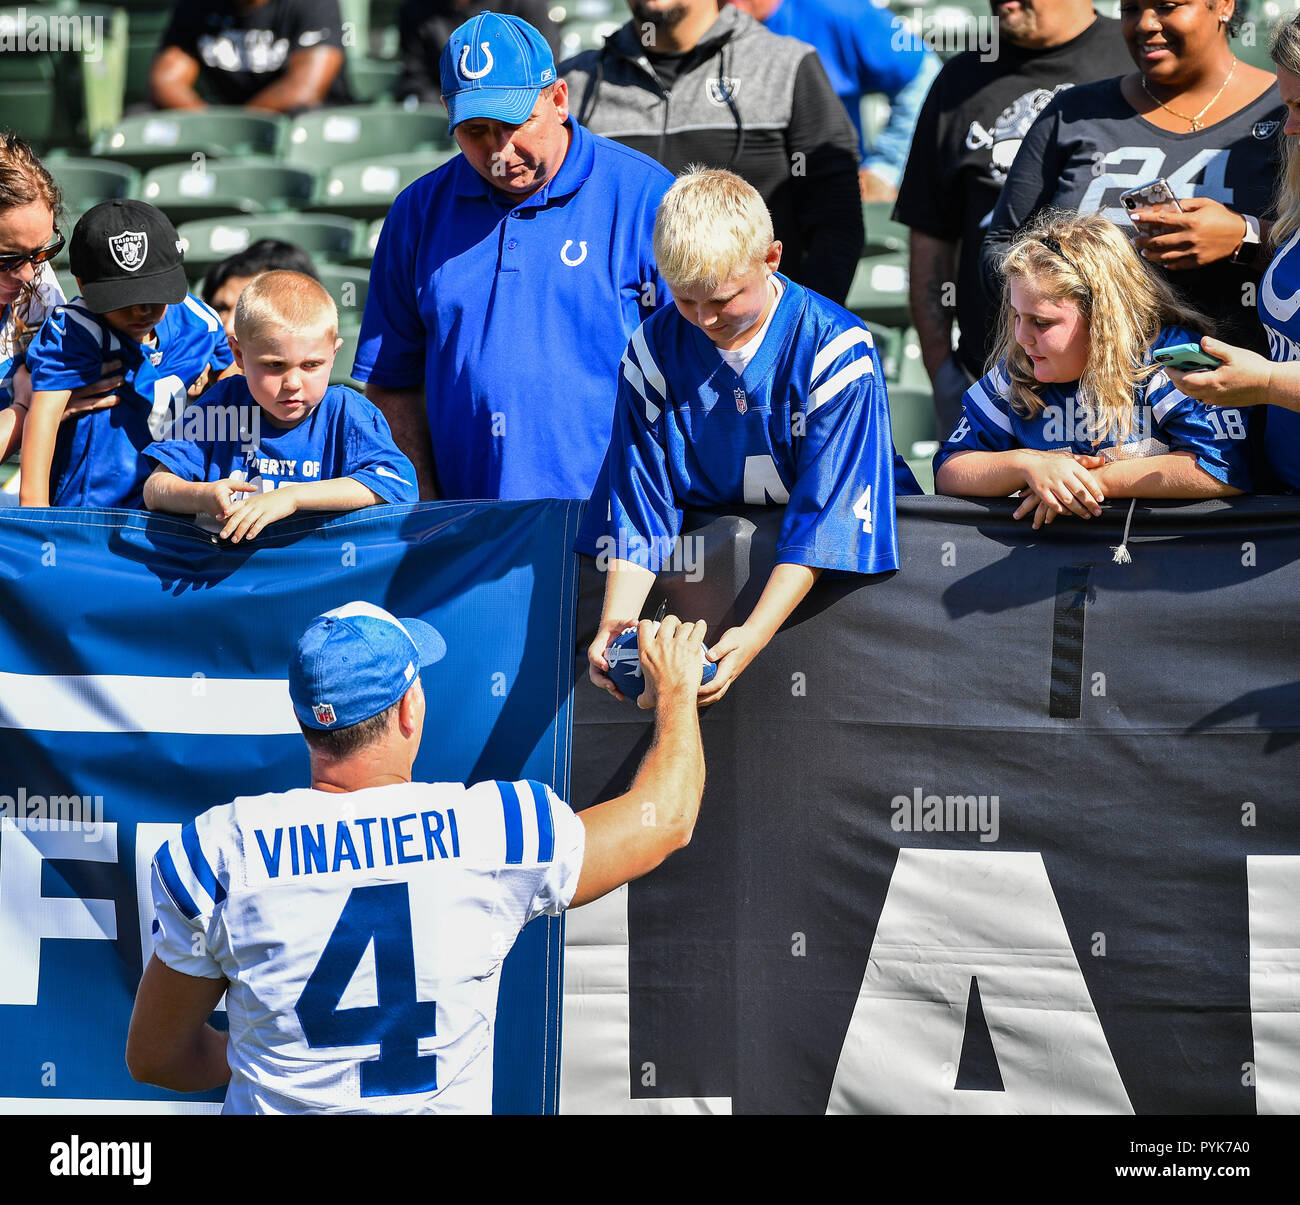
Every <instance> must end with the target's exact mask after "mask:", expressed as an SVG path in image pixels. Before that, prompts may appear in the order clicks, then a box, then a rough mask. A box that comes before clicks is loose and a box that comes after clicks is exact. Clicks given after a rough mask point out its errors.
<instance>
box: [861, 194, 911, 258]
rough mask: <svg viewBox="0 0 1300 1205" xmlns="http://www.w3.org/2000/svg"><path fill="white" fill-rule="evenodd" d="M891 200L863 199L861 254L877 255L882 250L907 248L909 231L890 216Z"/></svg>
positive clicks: (892, 204)
mask: <svg viewBox="0 0 1300 1205" xmlns="http://www.w3.org/2000/svg"><path fill="white" fill-rule="evenodd" d="M893 210H894V203H893V201H863V202H862V225H863V227H864V229H865V230H866V241H865V242H864V243H863V251H862V254H863V255H879V254H881V252H884V251H903V252H906V251H907V248H908V236H909V235H910V234H911V231H910V230H909V229H908V228H907V227H906V226H904V225H903V224H902V222H896V221H894V219H893V217H892V216H891V215H892V213H893Z"/></svg>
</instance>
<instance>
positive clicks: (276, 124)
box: [91, 105, 287, 171]
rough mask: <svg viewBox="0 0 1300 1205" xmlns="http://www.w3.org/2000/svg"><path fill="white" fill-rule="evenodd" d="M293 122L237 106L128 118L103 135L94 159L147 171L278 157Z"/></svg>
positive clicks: (173, 111) (181, 110) (173, 110)
mask: <svg viewBox="0 0 1300 1205" xmlns="http://www.w3.org/2000/svg"><path fill="white" fill-rule="evenodd" d="M286 125H287V119H286V118H283V117H278V116H276V115H274V114H271V113H254V112H252V111H250V110H248V109H241V108H238V107H236V106H229V107H227V106H221V105H213V106H211V107H210V108H207V109H193V110H190V109H169V110H166V111H164V112H158V113H145V114H141V115H140V116H138V117H127V118H124V119H123V121H122V122H121V124H119V125H118V126H117V128H116V129H113V130H110V131H108V132H107V133H104V134H101V135H100V136H99V137H98V138H97V139H96V140H95V143H94V146H93V147H92V149H91V153H92V154H94V155H97V156H100V157H102V158H106V159H115V160H117V161H119V162H122V163H129V164H131V165H132V166H133V167H138V168H140V170H141V171H148V170H149V169H150V168H154V167H160V166H162V165H163V164H165V163H175V162H177V161H179V160H185V159H189V160H191V161H193V162H200V160H197V159H195V156H196V155H201V156H203V157H205V158H208V159H229V158H233V157H236V156H240V155H274V154H276V153H277V152H278V151H279V149H280V144H281V141H282V139H283V137H284V130H285V127H286Z"/></svg>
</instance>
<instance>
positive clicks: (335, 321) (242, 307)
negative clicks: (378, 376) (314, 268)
mask: <svg viewBox="0 0 1300 1205" xmlns="http://www.w3.org/2000/svg"><path fill="white" fill-rule="evenodd" d="M273 327H274V328H278V329H280V330H287V331H294V332H300V331H316V330H319V331H322V332H323V333H324V334H325V335H327V336H328V337H329V338H330V339H333V338H335V337H336V336H337V334H338V329H339V312H338V309H337V308H336V307H335V305H334V298H333V297H331V296H330V295H329V291H328V290H327V289H326V288H325V286H324V285H323V284H321V282H320V281H319V280H313V279H312V278H311V277H310V276H306V275H304V274H303V273H301V272H290V271H287V270H284V269H280V270H277V271H274V272H263V273H261V274H260V275H258V276H254V277H253V279H252V280H250V281H249V282H248V284H247V285H245V286H244V290H243V292H242V293H240V294H239V301H238V302H236V304H235V338H236V339H238V340H239V342H240V343H241V344H244V345H247V344H250V343H255V342H257V340H258V338H260V337H261V336H262V334H264V333H265V332H266V331H267V330H268V329H270V328H273Z"/></svg>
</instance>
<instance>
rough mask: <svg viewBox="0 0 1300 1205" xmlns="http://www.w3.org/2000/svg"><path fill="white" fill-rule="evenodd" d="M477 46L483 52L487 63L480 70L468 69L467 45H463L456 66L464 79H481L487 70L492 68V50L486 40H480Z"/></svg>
mask: <svg viewBox="0 0 1300 1205" xmlns="http://www.w3.org/2000/svg"><path fill="white" fill-rule="evenodd" d="M478 48H479V49H480V50H481V51H482V52H483V57H484V58H485V59H487V63H486V64H485V66H484V67H483V68H482V70H480V71H471V70H470V69H469V47H468V46H464V47H462V48H461V52H460V65H459V66H458V67H457V68H456V70H457V71H459V72H460V74H461V76H462V78H464V79H482V78H483V77H484V76H485V75H487V73H488V72H489V71H491V70H492V50H491V48H490V47H489V46H488V44H487V43H486V42H480V43H479V44H478Z"/></svg>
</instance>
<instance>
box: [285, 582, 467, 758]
mask: <svg viewBox="0 0 1300 1205" xmlns="http://www.w3.org/2000/svg"><path fill="white" fill-rule="evenodd" d="M446 652H447V642H446V641H445V640H443V638H442V637H441V636H440V635H438V632H437V630H436V629H435V628H434V627H432V626H431V625H430V624H427V623H424V622H423V621H422V620H419V619H398V618H396V617H395V616H393V615H390V614H389V613H388V612H387V611H385V610H384V609H383V607H376V606H375V605H374V604H373V603H367V602H352V603H348V604H347V605H346V606H342V607H336V608H335V609H334V610H333V611H326V612H325V614H324V615H318V616H317V617H316V618H315V619H313V620H312V622H311V626H310V627H309V628H308V629H307V630H306V631H305V632H304V633H303V634H302V637H301V639H300V640H299V641H298V647H297V649H296V650H295V652H294V655H293V660H292V661H290V663H289V697H290V698H291V699H292V700H293V710H294V713H295V714H296V715H297V716H298V719H300V720H301V721H302V722H303V723H304V724H306V725H307V727H308V728H318V729H320V730H321V731H323V732H328V731H331V730H333V729H336V728H350V727H351V726H352V725H353V724H359V723H361V721H362V720H368V719H369V718H370V717H371V716H372V715H378V714H379V713H380V712H381V711H385V710H387V709H388V708H389V707H391V706H392V705H393V704H394V703H396V702H397V700H398V699H400V698H401V697H402V696H403V695H404V694H406V692H407V691H408V690H409V689H410V688H411V683H412V682H414V681H415V677H416V674H417V673H418V672H419V670H420V668H421V667H423V666H426V665H432V664H433V663H434V662H435V661H440V660H442V658H443V656H444V655H445V654H446Z"/></svg>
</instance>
